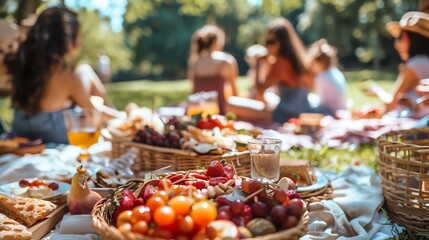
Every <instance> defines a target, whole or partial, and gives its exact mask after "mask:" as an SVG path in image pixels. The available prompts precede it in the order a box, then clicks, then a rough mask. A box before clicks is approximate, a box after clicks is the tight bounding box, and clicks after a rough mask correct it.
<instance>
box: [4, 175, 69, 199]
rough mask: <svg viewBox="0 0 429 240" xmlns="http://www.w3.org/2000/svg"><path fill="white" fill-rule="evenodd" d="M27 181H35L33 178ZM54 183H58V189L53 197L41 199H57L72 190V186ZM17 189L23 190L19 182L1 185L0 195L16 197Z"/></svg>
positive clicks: (53, 193)
mask: <svg viewBox="0 0 429 240" xmlns="http://www.w3.org/2000/svg"><path fill="white" fill-rule="evenodd" d="M27 180H28V181H30V182H31V181H33V180H34V179H33V178H27ZM43 181H46V182H48V181H49V182H51V180H43ZM54 182H56V183H58V189H57V190H55V191H53V192H52V194H51V195H49V196H47V197H44V198H41V199H43V200H47V199H51V198H54V197H57V196H59V195H61V194H63V193H65V192H67V191H68V190H69V189H70V184H68V183H65V182H58V181H54ZM16 188H18V189H19V188H21V187H20V186H19V181H18V182H12V183H7V184H4V185H1V186H0V194H5V195H8V196H15V194H13V189H16Z"/></svg>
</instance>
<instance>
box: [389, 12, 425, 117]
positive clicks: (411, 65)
mask: <svg viewBox="0 0 429 240" xmlns="http://www.w3.org/2000/svg"><path fill="white" fill-rule="evenodd" d="M386 29H387V31H388V32H389V33H390V35H392V36H393V37H394V38H395V43H394V47H395V49H396V50H397V51H398V54H399V56H400V57H401V59H402V60H403V61H404V63H403V64H401V65H400V67H399V70H400V73H399V75H398V78H397V80H396V83H395V87H394V90H393V93H392V96H391V99H389V100H390V101H387V102H386V111H391V110H393V109H395V108H396V107H397V106H398V104H399V103H400V102H401V101H402V100H403V99H406V100H407V101H408V103H410V104H411V105H412V106H413V105H415V104H416V99H417V98H418V97H419V95H418V94H417V92H416V87H417V86H418V85H419V83H420V80H422V79H426V78H429V14H427V13H423V12H417V11H414V12H407V13H405V14H404V15H403V16H402V18H401V20H400V21H399V22H389V23H387V25H386ZM415 117H417V118H418V117H419V116H418V115H415Z"/></svg>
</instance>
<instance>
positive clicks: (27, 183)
mask: <svg viewBox="0 0 429 240" xmlns="http://www.w3.org/2000/svg"><path fill="white" fill-rule="evenodd" d="M28 185H30V182H29V181H28V180H27V179H22V180H21V181H19V186H20V187H22V188H23V187H28Z"/></svg>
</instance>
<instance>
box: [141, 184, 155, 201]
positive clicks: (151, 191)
mask: <svg viewBox="0 0 429 240" xmlns="http://www.w3.org/2000/svg"><path fill="white" fill-rule="evenodd" d="M155 193H156V189H155V188H153V187H147V188H145V190H144V192H143V199H144V200H145V201H146V200H148V199H149V198H150V197H151V196H152V195H153V194H155ZM140 195H141V194H140ZM139 197H142V196H139Z"/></svg>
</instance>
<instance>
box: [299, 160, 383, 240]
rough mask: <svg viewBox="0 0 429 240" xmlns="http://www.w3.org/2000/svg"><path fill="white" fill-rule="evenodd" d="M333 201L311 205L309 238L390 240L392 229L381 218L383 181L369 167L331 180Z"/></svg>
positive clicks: (305, 237)
mask: <svg viewBox="0 0 429 240" xmlns="http://www.w3.org/2000/svg"><path fill="white" fill-rule="evenodd" d="M331 184H332V188H333V197H332V200H323V201H321V202H315V203H310V204H309V206H308V211H309V216H310V223H309V226H308V232H307V235H305V236H303V237H302V238H301V240H310V239H311V240H313V239H328V240H330V239H351V240H364V239H365V240H368V239H376V240H381V239H387V238H388V237H389V236H390V235H391V234H389V228H386V227H385V226H384V225H383V224H385V223H387V222H388V221H387V219H386V218H385V216H380V208H381V206H382V205H383V201H384V197H383V193H382V188H381V180H380V178H379V177H378V175H377V174H376V173H375V172H374V170H373V169H371V168H369V167H350V168H348V169H346V170H345V171H344V172H343V173H342V174H341V175H340V176H339V177H338V178H337V179H335V180H333V181H332V183H331Z"/></svg>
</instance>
